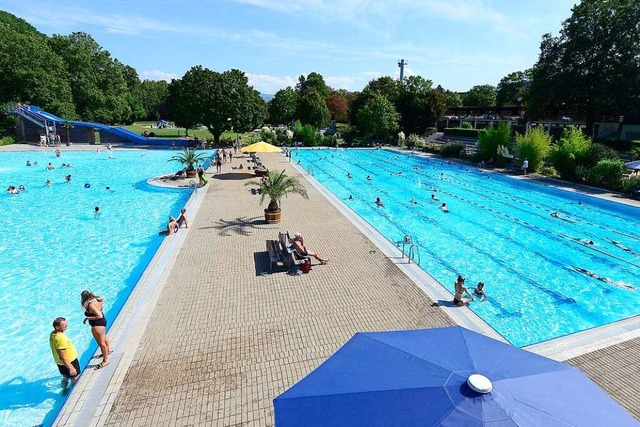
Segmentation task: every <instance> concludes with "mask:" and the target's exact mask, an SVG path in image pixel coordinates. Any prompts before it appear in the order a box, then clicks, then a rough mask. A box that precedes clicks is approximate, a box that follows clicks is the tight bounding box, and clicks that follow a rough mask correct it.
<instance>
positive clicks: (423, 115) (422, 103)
mask: <svg viewBox="0 0 640 427" xmlns="http://www.w3.org/2000/svg"><path fill="white" fill-rule="evenodd" d="M432 84H433V83H432V82H431V80H426V79H424V78H423V77H420V76H409V77H407V78H406V79H404V80H403V81H402V82H399V83H398V95H397V97H396V102H395V106H396V109H397V110H398V112H399V113H400V116H401V120H400V127H401V128H402V130H403V131H405V132H406V133H417V134H424V133H425V131H426V129H427V127H429V126H433V125H434V124H435V122H436V120H437V119H438V118H439V117H440V116H441V115H442V114H444V112H445V110H446V98H445V95H444V93H443V92H442V91H438V90H436V89H433V88H432Z"/></svg>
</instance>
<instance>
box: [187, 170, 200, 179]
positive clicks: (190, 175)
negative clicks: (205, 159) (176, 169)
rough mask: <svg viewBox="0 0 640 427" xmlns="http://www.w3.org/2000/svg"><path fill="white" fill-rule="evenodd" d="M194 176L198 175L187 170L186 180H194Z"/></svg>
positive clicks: (193, 171)
mask: <svg viewBox="0 0 640 427" xmlns="http://www.w3.org/2000/svg"><path fill="white" fill-rule="evenodd" d="M196 175H198V173H197V171H196V170H195V169H194V170H187V178H195V177H196Z"/></svg>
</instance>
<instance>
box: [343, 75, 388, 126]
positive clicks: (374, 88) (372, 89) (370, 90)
mask: <svg viewBox="0 0 640 427" xmlns="http://www.w3.org/2000/svg"><path fill="white" fill-rule="evenodd" d="M398 83H399V82H398V81H397V80H394V79H392V78H391V77H389V76H384V77H379V78H377V79H373V80H371V81H370V82H369V83H367V85H366V86H365V87H364V89H362V91H361V92H356V93H355V94H354V95H353V100H352V102H351V104H350V106H349V122H350V123H351V124H352V125H354V126H357V127H360V128H362V126H361V125H360V124H359V123H358V121H359V119H358V113H359V111H360V109H361V108H362V107H364V105H365V104H366V103H367V102H368V101H369V100H370V99H371V98H372V97H373V96H374V95H376V94H377V95H381V96H383V97H384V98H386V99H387V100H388V101H389V102H391V103H393V104H394V105H395V102H396V100H397V98H398V90H399V89H398Z"/></svg>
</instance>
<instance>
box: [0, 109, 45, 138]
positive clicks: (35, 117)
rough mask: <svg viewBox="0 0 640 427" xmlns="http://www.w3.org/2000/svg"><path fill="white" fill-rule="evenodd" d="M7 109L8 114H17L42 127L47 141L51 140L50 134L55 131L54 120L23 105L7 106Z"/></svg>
mask: <svg viewBox="0 0 640 427" xmlns="http://www.w3.org/2000/svg"><path fill="white" fill-rule="evenodd" d="M8 110H9V114H17V115H19V116H20V117H23V118H25V119H27V120H29V121H30V122H32V123H34V124H36V125H38V126H40V127H43V128H44V132H45V135H46V138H47V142H49V141H50V140H51V134H56V133H57V129H56V122H55V121H54V120H48V119H47V118H46V117H43V116H42V115H40V114H37V113H35V112H33V111H31V109H29V108H28V107H27V106H25V105H17V106H9V108H8Z"/></svg>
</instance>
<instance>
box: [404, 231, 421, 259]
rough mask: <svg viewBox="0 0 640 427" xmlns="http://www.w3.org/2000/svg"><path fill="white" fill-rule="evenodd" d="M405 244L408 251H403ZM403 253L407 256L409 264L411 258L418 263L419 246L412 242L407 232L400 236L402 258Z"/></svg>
mask: <svg viewBox="0 0 640 427" xmlns="http://www.w3.org/2000/svg"><path fill="white" fill-rule="evenodd" d="M407 245H408V246H409V251H405V250H406V247H407ZM405 255H406V256H407V263H408V264H411V260H413V262H415V263H416V264H418V265H420V247H419V246H418V245H417V244H416V243H413V238H412V237H411V236H410V235H408V234H405V236H404V237H403V238H402V258H404V256H405ZM416 258H417V259H416Z"/></svg>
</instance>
